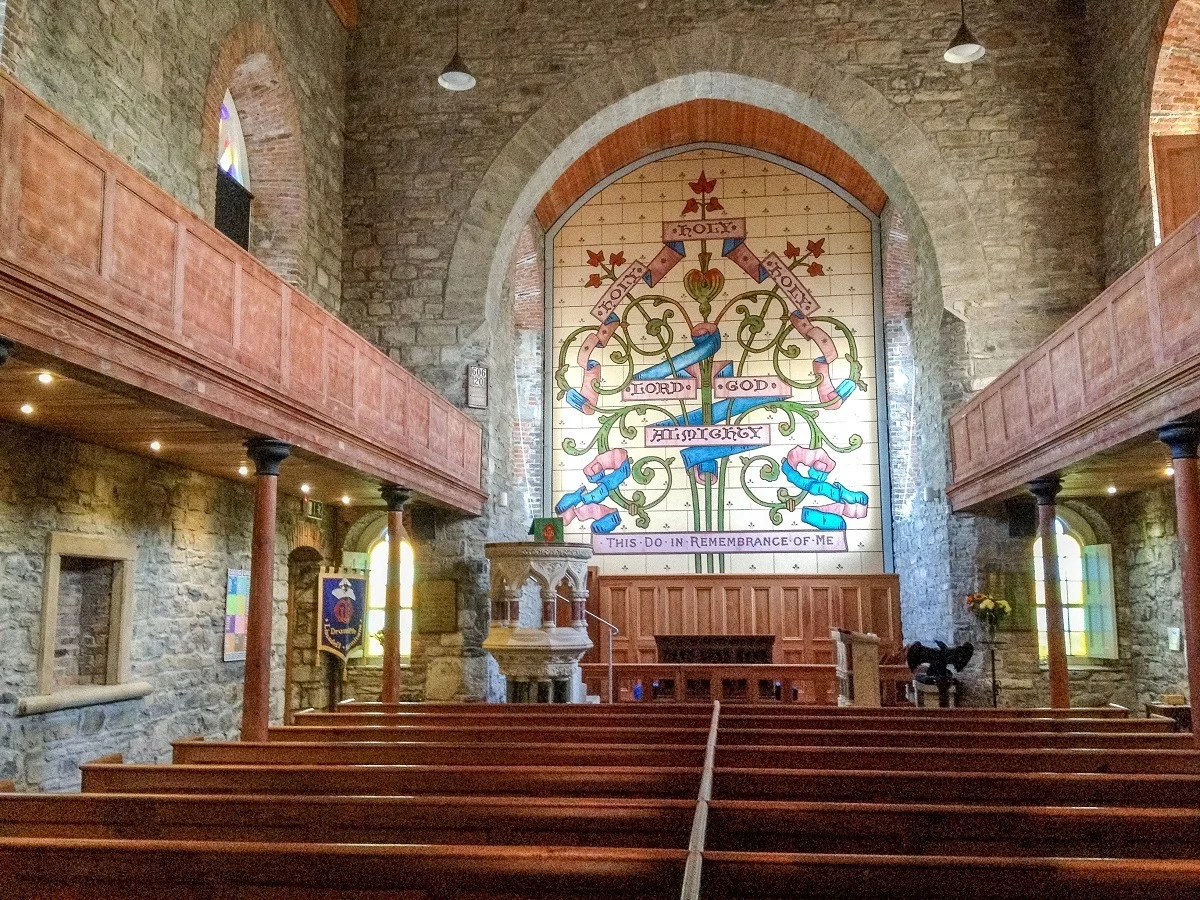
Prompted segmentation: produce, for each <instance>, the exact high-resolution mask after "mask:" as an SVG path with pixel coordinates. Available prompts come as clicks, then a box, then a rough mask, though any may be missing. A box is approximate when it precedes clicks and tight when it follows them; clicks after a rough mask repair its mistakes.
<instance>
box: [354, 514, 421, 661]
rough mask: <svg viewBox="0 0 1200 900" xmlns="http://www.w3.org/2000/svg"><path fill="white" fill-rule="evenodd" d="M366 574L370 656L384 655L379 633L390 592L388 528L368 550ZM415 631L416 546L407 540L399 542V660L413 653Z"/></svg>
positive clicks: (367, 649)
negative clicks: (388, 591)
mask: <svg viewBox="0 0 1200 900" xmlns="http://www.w3.org/2000/svg"><path fill="white" fill-rule="evenodd" d="M368 559H369V563H368V565H369V566H370V568H369V570H368V571H369V574H368V578H367V646H366V651H367V652H366V655H367V658H368V659H371V658H375V659H378V658H380V657H382V656H383V644H382V643H380V641H379V638H378V637H377V635H378V634H379V633H380V632H381V631H383V606H384V598H385V596H386V594H387V569H388V536H387V532H386V531H385V532H384V533H383V535H382V537H380V538H379V540H377V541H376V542H375V543H374V544H372V545H371V549H370V550H369V551H368ZM412 632H413V549H412V545H411V544H409V542H408V541H402V542H401V544H400V661H401V663H404V664H407V663H408V661H409V659H410V658H411V656H412Z"/></svg>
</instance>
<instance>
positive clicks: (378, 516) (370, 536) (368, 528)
mask: <svg viewBox="0 0 1200 900" xmlns="http://www.w3.org/2000/svg"><path fill="white" fill-rule="evenodd" d="M387 515H388V514H387V510H386V509H373V510H370V511H369V512H365V513H363V514H362V515H361V516H359V517H358V518H357V519H356V520H355V522H354V524H353V525H351V526H350V528H349V529H348V530H347V531H346V537H345V539H344V540H343V541H342V549H343V550H345V551H348V552H350V553H369V552H370V550H371V547H373V546H374V545H375V542H376V541H377V540H379V536H380V535H381V534H382V533H383V532H384V531H386V530H387Z"/></svg>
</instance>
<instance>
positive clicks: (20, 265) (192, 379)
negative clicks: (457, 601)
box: [0, 76, 486, 514]
mask: <svg viewBox="0 0 1200 900" xmlns="http://www.w3.org/2000/svg"><path fill="white" fill-rule="evenodd" d="M0 104H2V109H0V159H2V162H0V336H3V337H7V338H9V339H11V340H13V341H15V342H16V343H17V345H18V352H17V359H18V360H19V361H20V360H23V361H24V362H25V363H26V364H27V365H28V366H35V367H36V366H41V365H45V366H48V367H53V368H55V369H57V370H59V371H64V372H67V373H68V374H69V375H70V376H71V378H73V379H76V380H78V381H80V382H87V383H89V385H90V389H91V390H92V391H93V394H94V396H91V397H90V402H89V403H87V404H76V408H75V409H73V410H71V412H70V414H69V415H68V414H67V413H66V412H62V415H61V416H60V418H61V419H62V420H63V421H61V422H56V421H51V422H48V423H44V427H51V428H57V427H61V428H62V429H63V430H67V431H70V432H71V433H73V434H75V435H76V436H78V437H81V438H83V439H85V440H87V439H93V436H94V435H95V436H96V437H95V438H94V439H95V442H97V443H107V444H110V445H115V446H123V445H121V443H120V440H119V437H118V436H116V435H110V434H109V432H108V431H106V430H105V429H106V426H108V425H110V424H111V423H110V421H109V418H108V416H107V415H106V413H105V409H106V406H105V404H106V403H108V404H109V405H120V404H123V405H124V407H125V408H128V407H130V405H131V404H132V406H133V407H134V414H133V415H132V416H131V418H133V419H136V418H137V413H136V411H137V410H145V411H146V412H145V415H144V416H143V418H145V417H153V416H162V417H166V419H169V420H170V423H171V424H172V425H173V426H174V427H176V428H178V429H180V433H186V432H187V429H189V428H191V429H192V430H193V431H196V430H198V431H199V432H203V438H202V439H201V438H196V439H195V441H193V444H195V445H197V446H198V445H199V444H205V448H204V450H203V452H200V451H197V452H191V453H188V452H185V451H184V450H183V449H181V450H180V454H181V455H180V456H178V457H177V458H176V461H178V462H180V464H182V465H186V466H188V467H191V468H195V469H197V470H198V471H208V472H210V473H212V474H223V475H229V474H231V473H232V472H233V469H234V468H235V467H236V461H235V462H233V463H232V465H231V464H230V461H229V459H228V456H229V453H230V452H233V453H237V452H239V451H238V447H239V445H240V442H241V440H242V439H244V438H245V437H246V436H249V435H252V434H261V435H266V436H270V437H274V438H279V439H282V440H286V441H288V442H290V443H292V444H293V445H294V447H295V448H296V450H297V455H298V457H299V458H300V459H302V460H307V461H308V464H309V465H310V466H315V467H316V468H317V469H321V467H322V466H324V467H325V469H327V470H329V471H330V472H333V473H343V474H344V475H345V478H343V481H342V483H349V482H353V483H354V484H355V485H356V489H357V492H358V495H356V496H355V497H354V499H355V501H356V502H358V501H364V502H365V501H367V500H369V499H370V498H371V495H372V490H373V489H372V485H376V486H377V484H378V483H379V482H395V483H399V484H402V485H404V486H407V487H410V488H412V489H413V490H414V491H416V492H417V494H418V495H419V496H421V497H422V498H424V499H425V500H426V501H428V502H433V503H436V504H439V505H443V506H446V507H450V508H454V509H457V510H460V511H462V512H465V513H469V514H478V513H479V512H480V511H481V510H482V508H483V504H484V501H485V499H486V498H485V495H484V493H483V491H482V490H481V483H480V477H481V469H480V459H481V448H482V433H481V430H480V427H479V425H478V423H476V422H475V421H474V420H473V419H471V418H470V417H469V416H467V415H465V414H464V413H463V412H461V411H460V410H459V409H457V408H456V407H455V406H454V405H453V404H451V403H449V402H448V401H447V400H445V399H444V398H442V397H440V396H438V395H437V394H436V393H435V392H434V391H433V390H432V389H430V388H429V387H428V386H426V385H425V384H423V383H422V382H421V381H419V380H418V379H417V378H415V377H414V376H412V375H411V374H410V373H408V372H407V371H405V370H404V369H403V368H402V367H400V366H399V365H397V364H396V363H394V362H393V361H392V360H390V359H389V358H388V357H387V356H386V355H385V354H383V353H381V352H380V351H379V350H378V349H377V348H375V347H374V346H373V345H371V344H370V343H369V342H368V341H366V340H364V339H363V338H362V337H360V336H359V335H358V334H356V333H355V332H354V331H353V330H352V329H350V328H349V327H348V326H346V325H344V324H343V323H342V322H340V321H339V320H338V319H337V318H336V317H335V316H333V315H331V314H330V313H329V312H327V311H326V310H324V309H323V308H321V307H320V306H318V305H317V304H316V303H314V302H313V301H312V300H310V299H309V298H307V297H305V296H304V295H303V294H301V293H300V292H299V291H296V290H294V289H292V288H291V287H289V286H288V284H287V283H285V282H284V281H283V280H282V279H280V278H278V277H277V276H276V275H274V274H272V273H271V272H269V271H268V270H267V269H266V268H264V267H263V266H262V265H260V264H259V263H258V262H257V261H256V260H255V259H254V258H253V257H252V256H250V255H249V254H248V253H246V252H244V251H243V250H241V249H240V248H239V247H237V246H236V245H234V244H233V243H232V242H231V241H229V240H227V239H226V238H225V237H224V236H223V235H222V234H220V233H219V232H217V231H216V229H214V228H213V227H212V226H210V225H208V224H207V223H205V222H203V221H201V220H200V219H199V218H197V217H196V216H195V215H193V214H192V213H191V212H190V211H189V210H187V209H185V208H184V207H183V206H182V205H180V204H179V203H178V202H176V201H175V200H174V199H173V198H171V197H170V196H169V195H167V194H166V193H165V192H164V191H162V190H161V189H159V188H158V187H157V186H156V185H154V184H152V183H151V182H150V181H149V180H148V179H146V178H145V177H143V176H142V175H140V174H139V173H137V172H136V171H134V170H133V169H132V168H131V167H129V166H128V165H126V164H125V163H123V162H122V161H121V160H119V159H118V158H117V157H116V156H115V155H113V154H112V153H110V152H108V151H107V150H105V149H103V148H102V147H100V146H99V145H98V144H96V143H95V142H94V141H92V140H91V139H89V138H88V137H86V136H85V135H83V134H82V133H81V132H80V131H79V130H78V129H77V128H75V127H74V126H72V125H71V124H69V123H68V122H67V121H65V120H64V119H63V118H62V117H61V116H59V115H58V114H56V113H55V112H53V111H52V110H50V109H49V108H48V107H46V106H45V105H44V104H43V103H42V102H41V101H40V100H38V99H37V98H35V97H34V96H33V95H32V94H30V93H29V92H28V91H26V90H25V89H24V88H23V87H22V86H21V85H20V84H18V83H17V82H15V81H13V80H12V79H10V78H7V77H2V76H0ZM10 377H11V376H10ZM98 398H99V399H98ZM103 398H108V399H107V400H104V401H103V402H102V399H103ZM17 402H18V403H19V402H20V401H19V400H18V401H17ZM60 412H61V410H60ZM126 413H128V409H126ZM0 414H3V415H4V416H6V417H9V418H20V416H18V415H16V411H15V409H13V410H9V409H8V408H7V407H5V409H4V410H3V411H2V413H0ZM34 424H38V423H37V422H36V421H35V422H34ZM180 443H181V444H182V443H183V442H182V441H181V442H180ZM231 448H232V449H231ZM337 477H341V476H337ZM355 479H357V480H355ZM327 480H328V481H329V483H330V484H331V485H332V484H333V483H334V481H335V480H336V478H335V477H334V476H333V475H330V477H329V478H328V479H327ZM331 489H332V488H331ZM339 490H340V489H339ZM375 498H376V499H377V493H376V494H375Z"/></svg>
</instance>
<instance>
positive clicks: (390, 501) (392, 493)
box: [379, 484, 412, 512]
mask: <svg viewBox="0 0 1200 900" xmlns="http://www.w3.org/2000/svg"><path fill="white" fill-rule="evenodd" d="M379 493H380V495H381V496H382V497H383V502H384V503H386V504H387V508H388V511H389V512H399V511H400V510H402V509H404V504H405V503H407V502H408V501H409V500H411V499H412V491H410V490H409V489H408V488H403V487H400V485H398V484H382V485H380V487H379Z"/></svg>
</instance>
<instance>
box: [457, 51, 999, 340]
mask: <svg viewBox="0 0 1200 900" xmlns="http://www.w3.org/2000/svg"><path fill="white" fill-rule="evenodd" d="M701 64H705V65H708V66H712V67H714V68H715V69H716V71H713V70H707V71H706V70H700V69H699V68H698V67H699V66H700V65H701ZM693 99H715V100H732V101H738V102H740V103H743V104H747V105H751V106H755V107H759V108H761V109H764V110H769V111H771V112H774V113H778V114H780V115H782V116H784V117H786V118H788V119H791V120H793V121H795V122H798V123H801V124H803V125H807V126H808V127H810V128H811V129H813V130H814V131H816V132H818V133H820V134H821V135H823V136H824V137H825V138H827V139H829V141H831V142H832V143H833V144H835V145H836V146H838V147H840V148H841V149H842V150H844V151H845V152H846V153H847V154H849V155H850V156H851V157H853V158H854V159H855V160H857V161H858V162H859V163H860V164H861V166H862V167H863V169H864V170H865V171H866V172H867V173H868V174H869V175H870V176H871V178H873V179H874V180H875V181H876V182H877V183H878V184H879V186H880V187H882V189H883V190H884V191H885V192H886V194H887V196H888V198H889V199H890V200H891V201H892V202H894V203H896V204H897V206H898V207H899V209H900V211H901V213H902V214H903V215H904V218H905V220H906V221H907V222H908V223H909V224H910V227H911V228H912V232H913V238H914V240H915V241H916V244H917V247H918V250H919V251H920V253H919V255H920V256H921V258H922V259H924V260H927V261H928V263H929V264H930V266H931V269H932V271H933V272H934V275H935V277H933V278H931V279H929V284H930V287H931V289H932V290H933V291H935V292H938V293H939V294H940V296H938V297H934V298H933V299H934V301H935V302H936V301H937V300H939V299H940V300H941V303H942V304H943V305H944V306H945V307H946V308H947V309H949V310H950V311H952V312H954V313H955V314H957V315H959V316H966V315H968V314H969V311H970V309H971V307H973V306H975V305H980V304H989V303H990V301H991V298H992V286H991V284H990V281H989V276H988V270H987V265H986V260H985V257H984V253H983V243H982V239H981V237H980V234H979V231H978V228H977V226H976V223H975V221H974V219H973V217H972V212H971V208H970V204H969V203H968V202H967V198H966V195H965V192H964V191H963V189H962V187H961V186H960V185H959V184H958V182H957V181H956V180H955V178H954V177H953V176H952V175H951V174H950V167H949V166H948V165H947V164H946V162H945V160H944V159H943V158H942V156H941V154H940V152H939V151H938V149H937V147H936V146H934V144H933V143H932V142H931V141H930V140H929V139H928V137H926V135H925V134H924V133H923V132H922V131H921V130H920V128H919V127H918V126H917V125H916V124H915V123H913V122H912V121H911V120H909V119H908V117H907V116H906V115H905V114H904V112H903V111H902V110H901V109H900V108H899V107H897V106H896V105H895V104H892V103H891V102H889V101H888V100H887V99H886V98H885V97H883V95H882V94H880V93H879V92H878V91H877V90H875V89H874V88H873V87H871V86H870V85H868V84H867V83H866V82H864V81H862V80H861V79H858V78H855V77H854V76H851V75H846V74H842V73H837V72H833V71H832V66H831V64H830V62H829V61H828V60H826V59H824V58H823V57H821V56H819V55H818V54H815V53H808V52H804V51H796V52H795V53H793V54H792V55H791V56H790V57H789V59H788V65H787V67H786V69H780V67H778V66H775V65H773V64H772V61H771V60H770V58H769V57H768V55H766V54H762V53H761V51H760V48H758V47H757V46H756V45H755V43H754V42H753V40H751V39H748V38H744V37H740V36H736V35H731V34H728V33H724V34H721V35H718V34H717V33H716V32H715V30H713V29H712V28H702V29H697V30H696V31H694V32H692V33H690V34H687V35H684V36H681V37H679V38H675V39H672V40H671V41H669V42H665V43H663V44H661V45H656V46H651V47H642V48H639V49H638V50H637V51H636V52H632V53H628V54H623V55H622V54H614V55H613V56H612V57H610V58H608V59H607V60H606V61H605V62H604V63H602V64H601V65H599V66H597V67H596V68H594V69H592V70H591V71H590V72H588V73H586V74H584V75H582V76H580V77H579V78H577V79H575V81H574V82H573V83H572V84H571V85H570V86H568V87H566V88H564V89H562V90H561V91H559V92H558V94H557V95H556V96H555V97H554V98H553V99H551V100H550V101H548V102H547V103H546V104H545V105H544V106H543V107H541V108H540V109H539V110H538V111H537V112H536V113H534V114H533V115H532V116H531V117H530V118H529V119H528V120H527V121H526V122H525V124H524V125H523V126H522V127H521V128H520V129H519V130H518V131H517V133H516V134H515V135H514V136H513V137H512V138H511V139H510V140H509V142H508V143H507V144H506V145H505V147H504V149H503V150H502V151H501V152H500V154H498V155H497V157H496V159H495V160H494V161H493V162H492V165H491V166H490V167H489V169H488V171H487V172H486V173H485V175H484V177H483V179H482V180H481V181H480V184H479V186H478V188H477V190H476V192H475V194H474V196H473V197H472V200H471V204H470V206H469V207H468V209H467V211H466V213H465V214H464V217H463V221H462V223H461V224H460V227H459V231H458V237H457V239H456V242H455V246H454V250H453V255H452V257H451V262H450V269H449V273H448V279H447V285H446V310H447V313H448V314H450V315H457V316H460V317H461V318H462V319H463V320H465V321H477V320H478V317H479V312H480V308H479V306H480V303H479V298H481V297H483V298H485V301H484V304H483V312H484V315H485V316H486V319H487V320H490V321H495V320H497V318H498V316H499V304H500V302H501V300H500V298H501V295H502V291H503V283H504V278H505V275H506V272H507V269H508V263H509V260H510V259H511V257H512V253H513V250H514V248H515V247H516V243H517V240H518V237H519V235H520V232H521V230H522V228H524V226H525V223H526V222H527V221H528V219H529V217H530V216H531V215H533V214H534V212H535V210H536V207H537V204H538V203H539V201H540V200H541V198H542V197H543V196H544V195H545V194H546V193H547V191H549V190H550V189H551V187H552V186H553V185H554V183H555V181H556V180H557V179H558V178H559V177H560V176H561V175H562V174H563V173H564V172H565V171H566V170H567V169H568V167H569V166H570V165H571V164H572V163H573V162H574V161H575V160H576V159H578V158H579V157H581V156H583V155H584V154H585V153H586V152H587V150H588V149H589V148H591V147H592V146H593V145H595V144H596V143H598V142H599V141H601V140H602V139H603V138H605V137H606V136H607V135H609V134H611V133H612V132H614V131H616V130H617V129H619V128H621V127H623V126H625V125H628V124H630V123H631V122H634V121H636V120H637V119H639V118H641V117H643V116H646V115H647V114H648V113H652V112H655V111H657V110H661V109H665V108H668V107H671V106H675V105H678V104H680V103H684V102H686V101H689V100H693ZM743 143H745V142H743ZM483 260H487V263H486V264H483V265H481V262H482V261H483Z"/></svg>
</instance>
